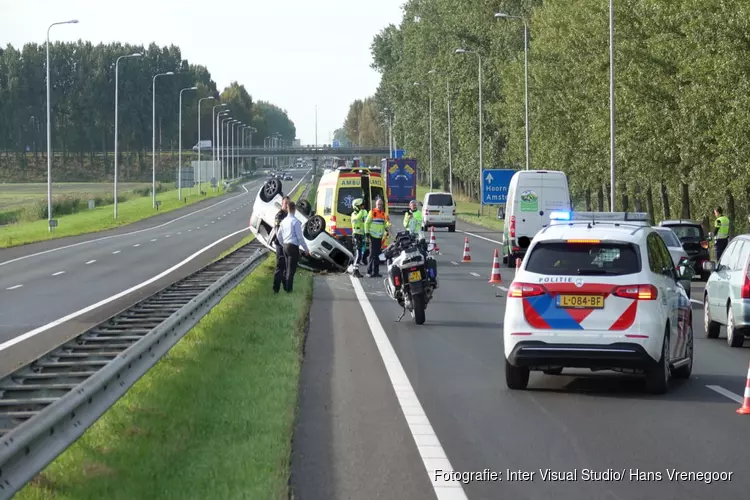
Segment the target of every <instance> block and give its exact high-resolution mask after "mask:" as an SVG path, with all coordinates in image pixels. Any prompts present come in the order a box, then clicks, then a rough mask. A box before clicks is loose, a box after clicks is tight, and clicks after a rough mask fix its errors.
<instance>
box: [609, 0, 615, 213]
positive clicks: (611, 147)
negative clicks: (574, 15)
mask: <svg viewBox="0 0 750 500" xmlns="http://www.w3.org/2000/svg"><path fill="white" fill-rule="evenodd" d="M609 163H610V166H609V183H610V193H609V205H610V211H611V212H614V211H615V191H616V190H615V5H614V1H613V0H609Z"/></svg>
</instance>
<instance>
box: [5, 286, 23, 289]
mask: <svg viewBox="0 0 750 500" xmlns="http://www.w3.org/2000/svg"><path fill="white" fill-rule="evenodd" d="M22 286H23V285H13V286H9V287H8V288H6V290H15V289H16V288H21V287H22Z"/></svg>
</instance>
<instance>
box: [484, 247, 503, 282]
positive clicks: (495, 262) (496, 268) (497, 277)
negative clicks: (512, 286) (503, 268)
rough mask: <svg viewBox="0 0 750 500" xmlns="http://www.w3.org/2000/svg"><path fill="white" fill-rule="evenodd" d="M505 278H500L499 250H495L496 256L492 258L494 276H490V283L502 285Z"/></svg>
mask: <svg viewBox="0 0 750 500" xmlns="http://www.w3.org/2000/svg"><path fill="white" fill-rule="evenodd" d="M502 282H503V277H502V276H500V256H499V255H498V252H497V248H496V249H495V255H494V257H493V258H492V274H491V275H490V281H489V282H488V283H502Z"/></svg>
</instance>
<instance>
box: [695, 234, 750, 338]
mask: <svg viewBox="0 0 750 500" xmlns="http://www.w3.org/2000/svg"><path fill="white" fill-rule="evenodd" d="M703 266H704V269H705V270H706V271H707V272H709V273H710V275H709V278H708V281H707V282H706V288H705V290H704V292H703V314H704V318H703V322H704V328H705V329H706V337H708V338H710V339H715V338H718V337H719V330H720V329H721V326H722V325H723V326H726V327H727V344H729V346H730V347H742V345H743V344H744V343H745V336H746V335H750V236H748V235H741V236H737V237H736V238H734V239H732V241H730V242H729V245H727V249H726V250H724V253H723V254H721V259H720V260H719V262H718V264H717V263H715V262H713V261H708V262H704V263H703Z"/></svg>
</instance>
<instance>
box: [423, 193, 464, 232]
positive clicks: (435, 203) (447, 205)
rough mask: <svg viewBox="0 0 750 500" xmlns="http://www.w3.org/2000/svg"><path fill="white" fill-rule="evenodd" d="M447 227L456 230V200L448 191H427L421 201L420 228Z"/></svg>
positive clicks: (424, 229)
mask: <svg viewBox="0 0 750 500" xmlns="http://www.w3.org/2000/svg"><path fill="white" fill-rule="evenodd" d="M430 227H447V228H448V231H450V232H451V233H453V232H455V231H456V200H454V199H453V195H452V194H450V193H427V194H426V195H424V201H423V202H422V230H423V231H427V230H428V229H429V228H430Z"/></svg>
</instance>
